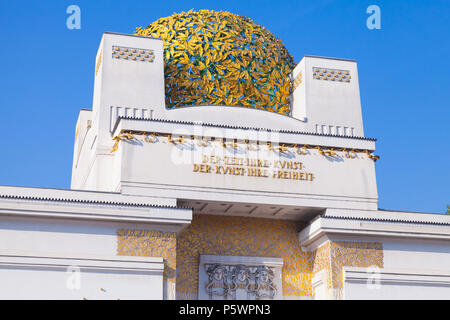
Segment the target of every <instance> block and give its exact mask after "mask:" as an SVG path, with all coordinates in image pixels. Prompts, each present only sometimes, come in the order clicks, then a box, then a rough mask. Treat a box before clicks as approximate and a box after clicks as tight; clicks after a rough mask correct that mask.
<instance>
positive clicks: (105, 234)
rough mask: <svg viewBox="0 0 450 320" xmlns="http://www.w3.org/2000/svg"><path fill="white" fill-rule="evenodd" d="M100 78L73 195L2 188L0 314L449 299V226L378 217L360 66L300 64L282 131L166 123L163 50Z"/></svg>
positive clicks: (308, 60) (262, 114)
mask: <svg viewBox="0 0 450 320" xmlns="http://www.w3.org/2000/svg"><path fill="white" fill-rule="evenodd" d="M124 49H126V50H129V51H127V52H133V54H134V53H135V52H143V53H144V54H146V55H148V56H149V58H148V59H147V60H145V59H131V58H127V59H123V58H121V56H120V54H119V53H120V52H121V51H122V52H124V51H123V50H124ZM131 56H132V55H131ZM95 66H96V68H95V74H96V75H95V85H94V99H93V106H92V110H81V112H80V115H79V118H78V121H77V124H76V133H75V145H74V157H73V169H72V182H71V189H70V190H56V189H41V188H24V187H0V239H1V241H0V281H1V282H2V284H3V285H2V286H0V298H1V299H225V300H231V299H256V300H270V299H448V298H450V217H449V216H446V215H439V214H424V213H412V212H394V211H384V210H379V209H378V193H377V185H376V174H375V162H376V160H377V159H378V156H377V155H375V154H374V152H375V139H372V138H367V137H365V136H364V130H363V122H362V112H361V103H360V96H359V81H358V71H357V64H356V62H355V61H353V60H347V59H332V58H323V57H312V56H305V57H304V58H303V59H302V60H301V62H300V63H299V64H298V65H297V67H296V68H295V69H294V71H293V74H292V78H293V79H297V81H296V87H295V89H294V90H293V92H292V95H291V114H290V115H289V116H285V115H281V114H277V113H273V112H268V111H265V110H257V109H251V108H244V107H231V106H217V105H211V106H190V107H181V108H174V109H168V108H166V105H165V96H164V95H165V91H164V61H163V42H162V41H161V40H159V39H154V38H149V37H140V36H131V35H123V34H114V33H104V34H103V37H102V40H101V43H100V47H99V50H98V53H97V56H96V64H95ZM338 72H339V75H341V76H340V77H339V81H337V79H338V78H336V81H335V79H334V78H333V79H331V78H332V75H333V74H338Z"/></svg>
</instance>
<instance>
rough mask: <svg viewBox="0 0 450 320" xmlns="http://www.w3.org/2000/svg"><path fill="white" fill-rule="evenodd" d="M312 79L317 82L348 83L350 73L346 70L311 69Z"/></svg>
mask: <svg viewBox="0 0 450 320" xmlns="http://www.w3.org/2000/svg"><path fill="white" fill-rule="evenodd" d="M312 70H313V78H314V79H317V80H330V81H339V82H342V81H344V82H350V79H351V76H350V72H349V71H347V70H337V69H321V70H319V68H316V67H313V68H312Z"/></svg>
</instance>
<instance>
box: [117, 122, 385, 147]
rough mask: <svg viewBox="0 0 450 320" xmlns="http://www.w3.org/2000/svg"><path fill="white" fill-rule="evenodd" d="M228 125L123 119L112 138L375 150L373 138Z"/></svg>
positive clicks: (118, 123)
mask: <svg viewBox="0 0 450 320" xmlns="http://www.w3.org/2000/svg"><path fill="white" fill-rule="evenodd" d="M269 128H270V127H269V126H268V127H267V128H254V127H239V126H228V125H219V124H211V123H202V122H189V121H174V120H166V119H145V118H134V117H119V118H117V121H116V122H115V124H114V126H113V128H112V136H117V135H119V134H120V133H121V132H126V131H132V132H159V133H168V134H180V135H185V136H202V137H208V138H209V137H211V138H221V139H222V138H224V139H238V140H240V139H250V140H254V139H256V140H260V141H270V142H272V143H285V144H295V143H301V144H302V145H305V144H306V145H320V146H324V147H333V148H347V149H358V150H369V151H374V150H375V141H376V139H373V138H365V137H356V136H342V135H332V134H320V133H313V132H303V131H294V130H274V129H269Z"/></svg>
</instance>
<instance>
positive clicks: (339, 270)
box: [313, 241, 383, 289]
mask: <svg viewBox="0 0 450 320" xmlns="http://www.w3.org/2000/svg"><path fill="white" fill-rule="evenodd" d="M344 266H349V267H371V266H377V267H379V268H383V244H382V243H379V242H347V241H337V242H333V241H327V242H326V243H325V244H323V245H322V246H320V247H319V248H318V249H317V250H316V251H315V252H314V263H313V272H314V274H315V273H317V272H319V271H321V270H323V269H325V270H326V272H325V273H326V275H327V288H333V289H342V288H343V286H344V284H343V267H344Z"/></svg>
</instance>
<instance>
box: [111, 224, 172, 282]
mask: <svg viewBox="0 0 450 320" xmlns="http://www.w3.org/2000/svg"><path fill="white" fill-rule="evenodd" d="M176 240H177V239H176V234H175V233H173V232H161V231H154V230H128V229H119V230H117V255H119V256H143V257H144V256H145V257H162V258H163V259H164V276H165V277H167V279H168V280H169V281H175V275H176V265H177V264H176V260H177V257H176V246H177V242H176Z"/></svg>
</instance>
